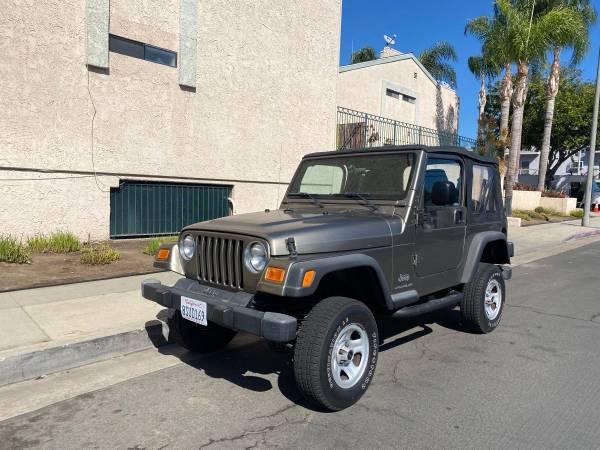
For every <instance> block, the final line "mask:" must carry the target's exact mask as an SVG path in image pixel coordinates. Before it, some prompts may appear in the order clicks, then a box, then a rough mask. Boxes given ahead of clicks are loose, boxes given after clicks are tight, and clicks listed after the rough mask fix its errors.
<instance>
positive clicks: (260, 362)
mask: <svg viewBox="0 0 600 450" xmlns="http://www.w3.org/2000/svg"><path fill="white" fill-rule="evenodd" d="M156 317H157V319H159V320H161V321H164V322H167V321H168V319H169V317H170V313H169V310H166V309H165V310H162V311H160V312H159V313H158V314H157V316H156ZM377 322H378V325H379V332H380V347H379V351H380V352H386V351H388V350H392V349H394V348H398V347H401V346H402V345H406V344H408V343H410V342H412V341H414V340H416V339H420V338H423V337H425V336H427V335H428V334H431V333H433V329H432V328H431V327H430V326H429V325H431V324H434V323H435V324H437V325H439V326H442V327H444V328H448V329H451V330H458V331H464V329H463V327H462V326H461V324H460V313H459V311H457V310H447V311H441V312H439V311H438V312H435V313H431V314H427V315H424V316H421V317H418V318H415V319H404V320H399V319H392V318H390V317H389V316H380V317H377ZM155 324H156V321H149V322H147V327H146V329H147V331H148V336H149V338H150V339H151V340H152V342H153V344H154V345H155V347H156V348H157V349H158V351H159V352H160V353H162V354H165V355H173V356H177V357H178V358H179V359H180V360H181V361H182V362H183V363H185V364H187V365H189V366H191V367H194V368H196V369H198V370H201V371H203V372H204V373H205V374H206V375H207V376H209V377H211V378H218V379H223V380H226V381H228V382H230V383H233V384H235V385H237V386H239V387H241V388H243V389H248V390H251V391H255V392H266V391H270V390H271V389H273V384H272V383H271V381H270V380H269V379H268V378H266V377H263V376H261V375H273V374H275V375H277V388H278V389H279V391H280V392H281V394H283V395H284V396H285V397H286V398H287V399H289V400H290V401H292V402H294V403H296V404H299V405H301V406H303V407H306V408H308V409H311V410H315V408H314V407H313V406H312V405H310V404H308V403H306V402H305V401H304V400H303V398H302V395H301V394H300V392H299V391H298V388H297V387H296V382H295V380H294V372H293V361H292V359H293V350H292V348H291V347H290V346H288V347H286V348H284V349H282V350H273V349H272V348H270V347H269V345H268V344H267V342H266V341H264V340H263V339H260V338H257V337H255V336H252V335H249V334H246V333H239V334H238V335H237V336H236V337H235V339H234V340H233V341H232V342H231V343H230V344H229V345H228V346H227V348H225V349H223V350H219V351H216V352H212V353H207V354H202V355H198V354H193V353H190V352H186V351H184V352H182V349H181V348H180V347H178V346H177V345H176V344H174V343H173V340H172V339H171V337H170V336H169V337H168V338H167V339H165V337H164V335H162V333H160V334H159V333H151V332H150V331H149V329H150V327H151V326H156V325H155ZM407 332H410V333H409V334H406V333H407Z"/></svg>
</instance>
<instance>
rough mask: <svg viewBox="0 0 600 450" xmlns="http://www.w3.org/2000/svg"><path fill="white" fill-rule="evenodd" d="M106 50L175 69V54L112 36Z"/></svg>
mask: <svg viewBox="0 0 600 450" xmlns="http://www.w3.org/2000/svg"><path fill="white" fill-rule="evenodd" d="M108 49H109V50H110V51H111V52H115V53H120V54H121V55H126V56H131V57H132V58H138V59H143V60H145V61H150V62H154V63H157V64H163V65H165V66H169V67H177V53H175V52H173V51H171V50H166V49H164V48H160V47H156V46H154V45H150V44H145V43H143V42H139V41H134V40H133V39H127V38H124V37H121V36H116V35H114V34H110V35H109V39H108Z"/></svg>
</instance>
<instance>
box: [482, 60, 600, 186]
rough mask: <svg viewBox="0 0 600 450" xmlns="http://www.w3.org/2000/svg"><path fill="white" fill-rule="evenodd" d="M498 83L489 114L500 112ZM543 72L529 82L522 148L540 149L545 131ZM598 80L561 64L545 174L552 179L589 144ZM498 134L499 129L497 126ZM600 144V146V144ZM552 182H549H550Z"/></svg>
mask: <svg viewBox="0 0 600 450" xmlns="http://www.w3.org/2000/svg"><path fill="white" fill-rule="evenodd" d="M499 89H500V88H499V84H496V85H495V86H494V87H493V88H492V90H491V93H490V101H489V102H488V104H487V107H486V114H488V115H489V116H490V117H492V118H496V119H497V118H498V117H499V116H500V99H499ZM546 91H547V86H546V79H545V77H544V73H539V74H536V75H535V76H534V77H533V78H532V79H531V81H530V83H529V89H528V95H527V102H526V104H525V114H524V117H523V148H534V149H538V148H539V146H540V144H541V136H542V134H543V132H544V119H545V109H546V101H547V92H546ZM594 93H595V84H594V83H593V82H592V81H585V80H583V79H582V77H581V71H580V70H578V69H575V68H572V67H567V68H562V69H561V76H560V82H559V91H558V95H557V96H556V104H555V114H554V125H553V127H552V136H551V140H550V157H549V160H550V164H549V167H548V172H547V175H546V179H547V180H551V179H552V178H553V177H554V174H555V173H556V170H557V169H558V168H559V166H560V165H561V164H562V163H564V162H565V161H568V160H569V159H570V158H571V157H573V156H575V155H577V154H578V153H579V151H580V150H586V149H587V147H588V146H589V140H590V131H591V124H592V114H593V107H594ZM494 132H495V133H496V135H498V132H499V130H498V129H497V128H496V129H495V130H494ZM598 148H600V147H598ZM547 184H548V185H549V183H547Z"/></svg>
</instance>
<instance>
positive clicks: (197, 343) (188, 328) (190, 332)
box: [168, 310, 236, 353]
mask: <svg viewBox="0 0 600 450" xmlns="http://www.w3.org/2000/svg"><path fill="white" fill-rule="evenodd" d="M168 324H169V337H170V338H172V339H173V340H174V341H175V342H176V343H177V344H179V345H181V346H182V347H184V348H185V349H187V350H189V351H190V352H192V353H207V352H213V351H215V350H219V349H221V348H223V347H225V346H226V345H227V344H229V342H231V340H232V339H233V338H234V337H235V335H236V332H235V331H233V330H230V329H228V328H223V327H222V326H220V325H217V324H216V323H212V322H209V323H208V326H206V327H205V326H204V325H200V324H197V323H194V322H191V321H189V320H186V319H184V318H183V317H181V313H180V312H179V310H177V311H175V314H173V317H171V319H169V322H168Z"/></svg>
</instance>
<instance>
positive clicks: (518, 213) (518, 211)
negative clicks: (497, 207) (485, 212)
mask: <svg viewBox="0 0 600 450" xmlns="http://www.w3.org/2000/svg"><path fill="white" fill-rule="evenodd" d="M511 217H517V218H519V219H521V220H531V217H529V213H528V212H527V211H523V210H521V209H513V212H512V215H511Z"/></svg>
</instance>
